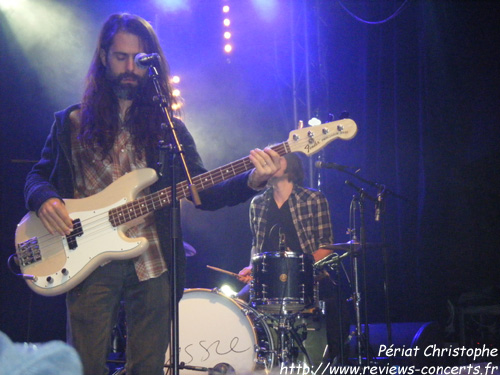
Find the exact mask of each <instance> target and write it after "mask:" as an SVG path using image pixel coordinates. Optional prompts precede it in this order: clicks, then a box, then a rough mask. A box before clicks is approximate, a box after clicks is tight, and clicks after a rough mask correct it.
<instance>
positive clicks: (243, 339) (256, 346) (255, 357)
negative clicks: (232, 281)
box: [167, 243, 352, 374]
mask: <svg viewBox="0 0 500 375" xmlns="http://www.w3.org/2000/svg"><path fill="white" fill-rule="evenodd" d="M349 248H352V244H350V243H345V244H334V245H330V247H329V248H328V249H329V250H332V253H331V254H330V255H328V256H327V257H325V258H323V259H322V260H321V261H318V262H316V263H314V260H313V257H312V255H308V254H296V253H294V252H289V251H285V252H265V253H260V254H257V255H255V256H254V257H253V259H252V281H251V284H250V298H249V301H248V302H246V301H244V300H242V299H240V298H237V296H233V297H228V296H226V295H225V294H223V293H222V292H221V291H220V290H218V289H217V288H216V289H212V290H210V289H188V290H186V291H185V292H184V296H183V298H182V299H181V301H180V303H179V316H180V326H179V332H180V355H179V358H180V361H181V366H180V368H181V370H180V373H181V374H195V373H199V372H200V371H202V372H203V371H205V372H208V373H209V374H255V373H269V372H271V371H272V369H273V368H275V367H276V366H291V365H296V366H297V365H299V364H300V365H302V367H309V368H310V369H311V370H312V369H314V368H318V366H320V364H321V363H322V362H323V361H328V360H329V358H328V356H327V351H328V344H327V338H326V326H325V324H326V323H325V311H324V304H322V303H321V302H322V301H319V298H318V297H319V293H318V283H317V281H315V275H317V274H318V273H319V271H322V270H323V269H325V268H326V267H337V266H338V265H339V263H340V261H341V260H342V259H343V258H345V257H346V256H347V255H348V254H349V251H348V250H349ZM336 250H342V251H345V252H344V253H343V254H342V255H340V256H339V255H338V253H337V252H335V251H336ZM207 267H208V268H210V269H212V270H215V271H218V272H222V273H225V274H228V275H231V276H234V277H237V276H238V275H237V274H235V273H232V272H229V271H226V270H222V269H220V268H217V267H212V266H207ZM168 358H169V356H168V355H167V359H168Z"/></svg>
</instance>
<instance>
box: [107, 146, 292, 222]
mask: <svg viewBox="0 0 500 375" xmlns="http://www.w3.org/2000/svg"><path fill="white" fill-rule="evenodd" d="M271 148H272V149H273V150H274V151H276V152H277V153H278V154H279V155H280V156H283V155H285V154H287V153H289V152H290V147H289V145H288V142H283V143H280V144H277V145H274V146H272V147H271ZM253 167H254V166H253V164H252V162H251V161H250V158H249V157H248V156H247V157H245V158H242V159H239V160H236V161H234V162H232V163H229V164H226V165H223V166H222V167H219V168H216V169H214V170H212V171H209V172H205V173H202V174H200V175H198V176H195V177H193V178H192V180H193V185H194V186H195V187H196V190H197V191H203V190H206V189H208V188H211V187H212V186H214V185H217V184H218V183H220V182H223V181H226V180H228V179H230V178H232V177H234V176H237V175H239V174H242V173H244V172H246V171H248V170H250V169H252V168H253ZM176 195H177V198H178V199H182V198H187V197H190V196H191V188H190V186H189V183H188V181H183V182H179V183H178V184H177V185H176ZM171 201H172V187H170V186H169V187H167V188H164V189H161V190H158V191H157V192H155V193H152V194H149V195H146V196H144V197H141V198H138V199H136V200H134V201H132V202H129V203H126V204H123V205H121V206H118V207H115V208H113V209H111V210H110V211H109V221H110V222H111V224H112V225H113V226H114V227H117V226H119V225H122V224H125V223H127V222H129V221H131V220H134V219H136V218H138V217H141V216H143V215H146V214H148V213H150V212H153V211H156V210H159V209H160V208H163V207H166V206H168V205H170V204H171Z"/></svg>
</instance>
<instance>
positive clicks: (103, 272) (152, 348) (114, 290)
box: [66, 260, 171, 375]
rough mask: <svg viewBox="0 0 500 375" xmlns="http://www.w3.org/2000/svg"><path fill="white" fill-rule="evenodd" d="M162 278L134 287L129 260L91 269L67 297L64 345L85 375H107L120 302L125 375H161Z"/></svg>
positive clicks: (165, 319) (165, 326)
mask: <svg viewBox="0 0 500 375" xmlns="http://www.w3.org/2000/svg"><path fill="white" fill-rule="evenodd" d="M169 284H170V283H169V277H168V273H167V272H165V273H163V274H162V275H161V276H160V277H157V278H154V279H150V280H147V281H142V282H139V280H138V278H137V275H136V273H135V268H134V264H133V262H132V260H124V261H113V262H110V263H108V264H107V265H105V266H103V267H99V268H97V269H96V270H95V271H94V272H93V273H92V274H90V276H88V277H87V278H86V279H85V280H84V281H83V282H82V283H81V284H79V285H78V286H76V287H75V288H74V289H72V290H71V291H69V292H68V294H67V297H66V307H67V310H68V341H69V343H70V344H71V345H73V346H74V347H75V349H76V350H77V352H78V354H79V355H80V358H81V360H82V363H83V368H84V373H85V375H107V374H108V368H107V365H106V361H107V358H108V356H109V354H110V351H111V334H112V329H113V327H114V325H115V324H116V323H117V316H118V311H119V306H120V303H121V301H123V304H124V307H125V315H126V326H127V344H126V345H127V349H126V358H127V364H126V372H127V375H163V365H164V363H165V353H166V350H167V347H168V344H169V341H170V310H169V308H170V293H171V291H170V285H169Z"/></svg>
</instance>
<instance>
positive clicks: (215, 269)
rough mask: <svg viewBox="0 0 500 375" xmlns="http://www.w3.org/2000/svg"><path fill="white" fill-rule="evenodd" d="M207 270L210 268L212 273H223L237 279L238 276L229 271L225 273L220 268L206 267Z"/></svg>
mask: <svg viewBox="0 0 500 375" xmlns="http://www.w3.org/2000/svg"><path fill="white" fill-rule="evenodd" d="M207 268H210V269H211V270H214V271H218V272H222V273H225V274H226V275H230V276H234V277H239V275H238V274H237V273H234V272H231V271H226V270H223V269H222V268H217V267H212V266H209V265H207Z"/></svg>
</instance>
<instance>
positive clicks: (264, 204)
mask: <svg viewBox="0 0 500 375" xmlns="http://www.w3.org/2000/svg"><path fill="white" fill-rule="evenodd" d="M280 163H281V167H280V169H278V171H277V172H276V173H275V174H274V175H273V176H272V177H271V178H270V179H269V181H268V183H267V186H266V188H265V190H264V191H263V192H262V193H261V194H259V195H257V196H255V197H254V198H253V199H252V202H251V204H250V229H251V231H252V236H253V238H252V250H251V257H250V261H251V260H252V258H253V257H254V255H256V254H259V253H263V252H278V251H283V249H284V248H285V249H286V251H291V252H294V253H297V254H302V253H305V254H311V255H312V256H313V257H314V261H315V262H317V261H318V260H320V259H322V258H324V257H325V256H327V255H328V254H330V253H331V252H332V251H331V250H328V249H327V248H324V247H326V246H327V245H329V244H332V243H333V231H332V224H331V220H330V209H329V206H328V201H327V200H326V198H325V196H324V195H323V193H321V192H320V191H318V190H315V189H311V188H306V187H303V186H302V185H303V181H304V171H303V167H302V161H301V159H300V158H299V156H298V155H297V154H294V153H290V154H286V155H285V156H283V157H281V159H280ZM251 273H252V263H251V262H250V265H249V266H248V267H245V268H243V269H242V270H241V271H240V272H239V274H238V279H239V280H240V281H242V282H244V283H247V284H249V283H250V281H251V280H252V275H251ZM248 289H249V285H247V286H246V287H245V288H243V290H242V292H243V293H244V290H248ZM242 292H240V296H241V295H242ZM331 300H332V301H333V300H334V298H333V297H332V298H331ZM328 305H330V308H329V306H328ZM335 305H336V304H335V303H334V301H333V302H332V303H330V304H327V310H330V311H327V314H328V315H329V317H328V318H327V320H330V324H328V322H327V326H330V327H331V330H333V331H335V330H337V332H330V333H331V334H329V335H328V336H331V337H333V336H336V337H339V336H340V335H339V334H338V333H339V332H338V324H337V323H335V321H338V319H337V318H336V316H338V313H337V311H338V310H337V307H336V306H335ZM346 320H347V319H346ZM347 329H348V326H347ZM331 330H329V331H331ZM344 337H345V336H344ZM329 341H331V340H329ZM330 344H331V345H330V348H331V350H333V351H334V352H337V353H338V349H339V348H338V346H339V345H338V343H337V344H335V343H332V342H330ZM335 346H337V348H335ZM332 355H333V356H335V353H332Z"/></svg>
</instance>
